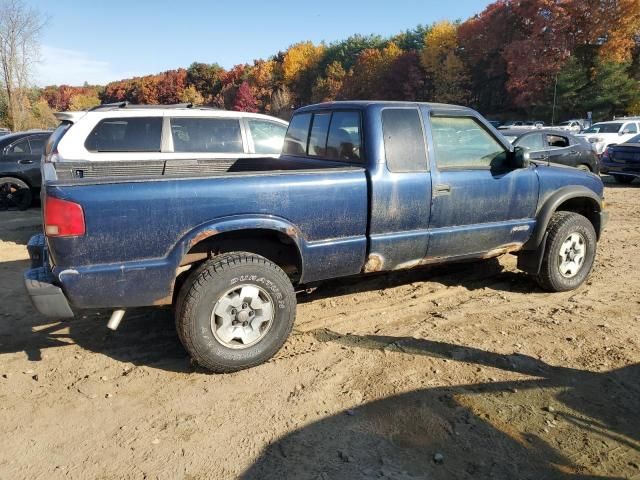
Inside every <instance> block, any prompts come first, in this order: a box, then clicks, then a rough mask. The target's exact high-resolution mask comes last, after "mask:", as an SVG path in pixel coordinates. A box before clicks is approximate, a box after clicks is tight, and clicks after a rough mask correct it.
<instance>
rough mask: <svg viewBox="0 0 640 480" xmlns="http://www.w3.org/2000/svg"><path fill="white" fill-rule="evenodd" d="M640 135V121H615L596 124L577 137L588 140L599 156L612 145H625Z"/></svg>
mask: <svg viewBox="0 0 640 480" xmlns="http://www.w3.org/2000/svg"><path fill="white" fill-rule="evenodd" d="M638 133H640V122H639V121H638V120H630V121H629V120H613V121H611V122H598V123H594V124H593V125H592V126H591V127H589V128H587V129H586V130H585V131H584V132H582V133H581V134H580V135H576V136H577V137H584V138H586V139H587V140H588V141H589V143H591V146H592V147H593V149H594V150H595V152H596V153H597V154H598V155H602V153H603V152H604V151H605V150H606V149H607V147H608V146H610V145H615V144H617V143H624V142H626V141H627V140H630V139H631V138H633V137H635V136H636V135H638Z"/></svg>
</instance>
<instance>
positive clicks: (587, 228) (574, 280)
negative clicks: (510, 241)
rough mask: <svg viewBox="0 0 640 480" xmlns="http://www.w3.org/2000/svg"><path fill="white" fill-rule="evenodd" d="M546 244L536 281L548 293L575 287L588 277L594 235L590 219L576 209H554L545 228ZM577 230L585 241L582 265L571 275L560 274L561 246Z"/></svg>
mask: <svg viewBox="0 0 640 480" xmlns="http://www.w3.org/2000/svg"><path fill="white" fill-rule="evenodd" d="M547 232H548V235H547V243H546V246H545V252H544V256H543V258H542V266H541V268H540V273H539V274H538V275H537V276H536V280H537V282H538V284H539V285H540V286H541V287H542V288H543V289H544V290H548V291H551V292H566V291H568V290H574V289H576V288H578V287H579V286H580V285H581V284H582V283H583V282H584V281H585V279H586V278H587V276H588V275H589V273H590V272H591V268H592V267H593V262H594V260H595V256H596V246H597V237H596V231H595V229H594V228H593V225H592V224H591V222H590V221H589V220H588V219H587V218H586V217H584V216H582V215H580V214H578V213H575V212H556V213H554V214H553V216H552V217H551V220H550V222H549V226H548V227H547ZM572 233H579V234H580V235H582V237H583V238H584V240H585V245H586V252H585V255H584V261H583V263H582V266H581V267H580V269H579V270H578V272H577V273H576V274H575V276H573V277H571V278H567V277H564V276H563V275H562V274H561V273H560V260H559V254H560V248H561V246H562V244H563V243H564V242H565V240H566V239H567V238H568V237H569V236H570V235H571V234H572Z"/></svg>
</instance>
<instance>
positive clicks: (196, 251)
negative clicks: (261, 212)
mask: <svg viewBox="0 0 640 480" xmlns="http://www.w3.org/2000/svg"><path fill="white" fill-rule="evenodd" d="M303 250H304V239H303V237H302V234H301V232H300V231H299V229H298V228H297V227H296V226H295V225H293V224H291V223H290V222H288V221H286V220H284V219H281V218H277V217H266V216H251V217H247V216H243V217H236V218H229V219H224V220H218V221H216V222H211V223H208V224H205V225H201V226H199V227H197V228H196V229H194V230H192V231H191V232H189V233H188V234H187V235H186V236H185V237H184V238H183V239H182V240H181V241H180V246H179V248H177V249H176V251H177V257H178V259H179V267H185V266H189V265H193V264H196V263H200V262H201V261H203V260H206V259H207V258H210V257H211V256H213V255H217V254H220V253H229V252H232V251H243V252H250V253H255V254H257V255H261V256H263V257H265V258H267V259H268V260H271V261H272V262H273V263H275V264H276V265H278V266H279V267H280V268H282V270H284V271H285V272H286V273H287V275H288V276H289V277H290V279H291V281H292V283H294V284H295V283H297V282H298V281H299V279H300V278H302V273H303V270H304V260H303V255H302V252H303Z"/></svg>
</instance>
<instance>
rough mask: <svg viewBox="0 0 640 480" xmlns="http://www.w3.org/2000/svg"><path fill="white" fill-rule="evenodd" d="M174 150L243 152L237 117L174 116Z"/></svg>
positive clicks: (172, 121)
mask: <svg viewBox="0 0 640 480" xmlns="http://www.w3.org/2000/svg"><path fill="white" fill-rule="evenodd" d="M171 135H172V136H173V151H174V152H190V153H243V152H244V147H243V146H242V134H241V133H240V120H239V119H237V118H172V119H171Z"/></svg>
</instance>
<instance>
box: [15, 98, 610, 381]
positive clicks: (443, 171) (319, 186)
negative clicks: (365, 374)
mask: <svg viewBox="0 0 640 480" xmlns="http://www.w3.org/2000/svg"><path fill="white" fill-rule="evenodd" d="M69 128H73V127H72V126H71V127H69V125H63V126H61V127H60V129H59V130H57V131H56V132H54V134H53V135H52V136H51V139H50V140H49V143H48V145H47V147H46V152H45V159H44V163H43V177H44V183H43V188H42V197H43V205H44V215H43V219H44V234H43V235H38V236H34V237H33V238H32V239H31V241H30V242H29V246H28V248H29V252H30V255H31V259H32V268H31V269H30V270H29V271H27V272H26V273H25V284H26V287H27V290H28V293H29V295H30V296H31V299H32V301H33V303H34V305H35V306H36V307H37V309H38V310H39V311H40V312H41V313H43V314H45V315H49V316H55V317H58V318H64V317H70V316H72V315H73V311H74V310H78V309H93V308H108V309H113V311H114V312H113V315H112V317H111V319H110V321H109V326H110V327H111V328H116V327H117V324H118V323H119V321H120V319H121V318H122V316H123V314H124V313H125V310H126V309H127V308H129V307H140V306H151V305H173V307H174V310H175V317H176V324H177V330H178V334H179V336H180V339H181V341H182V342H183V344H184V346H185V348H186V349H187V350H188V352H189V354H190V355H191V356H192V357H193V358H194V359H195V360H196V361H197V362H198V363H199V364H201V365H202V366H204V367H206V368H208V369H210V370H212V371H216V372H230V371H235V370H239V369H242V368H247V367H250V366H254V365H257V364H260V363H261V362H264V361H266V360H267V359H269V358H270V357H271V356H273V355H274V354H275V353H276V352H277V351H278V350H279V349H280V347H281V346H282V345H283V344H284V342H285V340H286V338H287V336H288V335H289V333H290V331H291V328H292V325H293V322H294V318H295V312H296V294H295V291H296V289H298V290H300V289H302V288H304V287H306V286H310V285H313V284H314V283H317V282H320V281H323V280H329V279H334V278H338V277H346V276H354V275H360V274H367V273H372V272H385V271H391V270H400V269H408V268H413V267H417V266H420V265H428V264H435V263H443V262H452V261H462V260H470V259H483V258H490V257H496V256H499V255H502V254H506V253H511V254H515V255H517V257H518V268H519V269H521V270H523V271H524V272H527V273H529V274H531V275H533V276H534V277H535V278H536V279H537V281H538V282H539V284H540V285H541V286H542V287H543V288H544V289H547V290H549V291H566V290H570V289H574V288H576V287H578V286H579V285H581V284H582V282H584V280H585V278H586V277H587V275H588V274H589V272H590V271H591V268H592V265H593V262H594V258H595V253H596V243H597V241H598V238H599V236H600V233H601V231H602V228H603V226H604V223H605V220H606V213H605V212H604V211H603V206H604V202H603V185H602V182H601V180H600V179H599V177H597V176H596V175H593V174H590V173H585V172H582V171H579V170H577V169H574V168H570V167H563V166H550V165H548V164H545V163H536V162H534V161H533V160H531V159H529V158H528V156H527V154H526V152H525V151H523V150H521V149H518V148H514V147H512V146H511V145H510V143H509V142H508V141H507V140H506V139H505V138H503V137H502V135H501V134H500V133H498V132H497V131H496V130H495V129H494V128H493V127H491V125H490V124H489V123H488V122H487V121H486V120H484V119H483V118H482V117H481V116H480V115H479V114H477V113H476V112H475V111H473V110H470V109H468V108H464V107H458V106H450V105H440V104H423V103H405V102H374V101H369V102H367V101H361V102H334V103H325V104H319V105H312V106H308V107H304V108H301V109H299V110H297V111H296V112H295V113H294V115H293V117H292V119H291V123H290V125H289V129H288V131H287V134H286V138H285V143H284V147H283V153H282V155H281V157H280V158H237V159H228V158H226V159H215V158H211V159H202V158H199V159H195V160H193V161H187V160H184V159H181V160H176V161H172V160H162V161H158V162H154V161H147V162H140V161H137V162H134V161H132V162H129V163H128V162H126V161H118V162H112V163H110V162H64V163H55V161H53V162H52V161H50V160H49V159H50V158H52V157H55V152H56V143H57V142H59V141H60V138H62V136H63V135H64V134H65V131H68V129H69Z"/></svg>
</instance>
